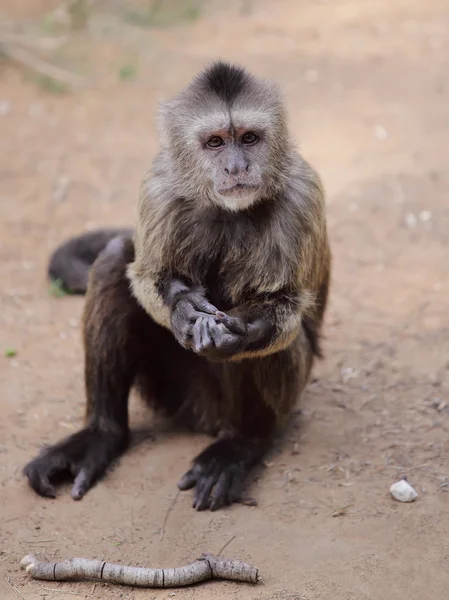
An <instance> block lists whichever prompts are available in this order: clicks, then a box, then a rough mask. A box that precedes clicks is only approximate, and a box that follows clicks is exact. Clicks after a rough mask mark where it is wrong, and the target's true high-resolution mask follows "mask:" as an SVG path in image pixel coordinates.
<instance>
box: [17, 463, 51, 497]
mask: <svg viewBox="0 0 449 600" xmlns="http://www.w3.org/2000/svg"><path fill="white" fill-rule="evenodd" d="M23 474H24V475H25V476H26V477H27V478H28V482H29V484H30V486H31V487H32V489H33V490H34V491H35V492H36V493H37V494H39V496H43V497H45V498H56V488H55V486H54V485H52V484H51V482H50V474H51V471H50V469H49V468H48V466H47V465H46V464H45V462H43V461H42V460H41V459H40V458H37V459H35V460H33V461H31V462H29V463H28V464H27V465H26V466H25V468H24V469H23Z"/></svg>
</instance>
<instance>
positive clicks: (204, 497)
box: [193, 475, 217, 510]
mask: <svg viewBox="0 0 449 600" xmlns="http://www.w3.org/2000/svg"><path fill="white" fill-rule="evenodd" d="M216 481H217V478H216V477H215V475H209V477H201V479H200V480H199V481H198V483H197V484H196V489H195V499H194V502H193V508H194V509H195V510H205V509H206V508H208V507H209V500H210V493H211V491H212V488H213V487H214V485H215V483H216Z"/></svg>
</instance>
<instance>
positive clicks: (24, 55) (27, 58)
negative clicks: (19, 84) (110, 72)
mask: <svg viewBox="0 0 449 600" xmlns="http://www.w3.org/2000/svg"><path fill="white" fill-rule="evenodd" d="M0 49H1V50H2V51H3V52H4V53H5V54H6V55H7V56H8V57H9V58H11V59H13V60H15V61H17V62H19V63H21V64H23V65H25V66H26V67H28V68H30V69H32V70H33V71H36V72H37V73H40V74H41V75H45V76H46V77H50V78H51V79H56V80H57V81H61V82H62V83H66V84H68V85H75V86H85V85H87V82H86V80H85V79H84V77H81V76H80V75H76V74H75V73H70V72H69V71H65V70H64V69H61V68H60V67H56V66H55V65H52V64H50V63H49V62H46V61H45V60H42V59H41V58H38V57H37V56H34V55H33V54H32V53H31V52H29V51H28V50H26V49H25V48H18V47H15V46H13V45H11V44H8V43H4V41H3V40H2V37H1V35H0Z"/></svg>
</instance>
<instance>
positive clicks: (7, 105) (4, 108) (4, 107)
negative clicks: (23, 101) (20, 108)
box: [0, 100, 11, 117]
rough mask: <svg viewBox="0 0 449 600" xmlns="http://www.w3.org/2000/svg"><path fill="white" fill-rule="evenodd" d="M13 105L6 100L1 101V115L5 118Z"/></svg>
mask: <svg viewBox="0 0 449 600" xmlns="http://www.w3.org/2000/svg"><path fill="white" fill-rule="evenodd" d="M10 110H11V105H10V103H9V102H7V101H6V100H0V115H1V116H2V117H3V116H5V115H7V114H8V113H9V111H10Z"/></svg>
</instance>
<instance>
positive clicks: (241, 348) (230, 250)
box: [24, 62, 330, 510]
mask: <svg viewBox="0 0 449 600" xmlns="http://www.w3.org/2000/svg"><path fill="white" fill-rule="evenodd" d="M160 125H161V127H160V128H161V133H162V145H161V151H160V153H159V154H158V156H157V157H156V159H155V161H154V164H153V166H152V168H151V170H150V172H149V173H148V174H147V175H146V177H145V178H144V180H143V183H142V187H141V193H140V199H139V207H138V217H137V224H136V228H135V230H134V232H131V231H130V230H103V231H98V232H91V233H89V234H86V235H84V236H80V237H78V238H74V239H72V240H70V241H69V242H67V243H66V244H64V245H63V246H62V247H60V248H59V249H58V250H57V251H56V252H55V254H54V255H53V257H52V259H51V263H50V269H49V271H50V275H51V276H52V277H53V278H58V279H60V280H61V281H62V284H63V285H65V286H66V287H67V288H68V289H69V290H71V291H75V292H78V293H83V292H85V291H86V288H87V295H86V303H85V309H84V316H83V338H84V351H85V385H86V396H87V416H86V424H85V427H84V428H83V429H81V430H80V431H78V432H77V433H75V434H73V435H71V436H70V437H68V438H66V439H63V440H62V441H60V442H59V443H58V444H56V445H54V446H51V447H49V448H47V449H45V450H44V451H43V452H42V453H41V454H40V455H39V456H38V457H37V458H35V459H34V460H33V461H31V462H30V463H29V464H28V465H27V466H26V467H25V469H24V473H25V475H26V476H27V477H28V480H29V483H30V484H31V486H32V487H33V489H34V490H35V491H36V492H38V493H39V494H41V495H42V496H49V497H55V495H56V489H55V478H57V476H60V475H62V474H63V473H66V474H69V475H71V476H72V477H73V478H74V483H73V487H72V492H71V495H72V498H73V499H75V500H79V499H80V498H82V497H83V496H84V495H85V494H86V492H87V491H88V490H89V489H90V488H91V487H92V486H93V485H94V483H95V482H96V481H97V480H98V479H99V478H100V477H101V476H103V475H104V474H105V472H106V471H107V469H108V467H109V466H110V465H111V463H112V462H113V461H114V460H115V459H117V457H119V456H120V455H121V454H122V453H123V452H124V450H125V449H126V447H127V445H128V442H129V437H130V433H129V425H128V396H129V393H130V389H131V387H132V386H134V387H135V388H136V389H137V390H138V392H139V393H140V395H141V396H142V397H143V398H144V399H145V400H146V401H147V402H148V403H149V404H150V406H152V407H154V408H155V409H162V410H163V411H165V413H166V414H167V415H168V416H169V417H172V418H173V419H174V420H175V421H177V422H179V423H181V424H183V425H184V426H186V427H188V428H191V429H193V430H196V431H201V432H206V433H208V434H211V435H215V436H218V439H217V440H216V441H215V442H214V443H212V444H211V445H210V446H209V447H207V448H206V449H205V450H204V451H203V452H201V454H199V456H197V457H196V458H195V459H194V461H193V465H192V467H191V468H190V470H189V471H188V472H187V473H186V474H185V475H184V476H183V477H182V478H181V480H180V481H179V483H178V487H179V488H180V489H181V490H187V489H190V488H194V492H193V496H194V499H193V506H194V508H195V509H197V510H204V509H211V510H216V509H218V508H221V507H223V506H225V505H229V504H231V503H233V502H238V501H239V500H240V499H241V495H242V487H243V483H244V481H245V478H246V476H247V475H248V473H249V471H250V470H251V469H252V468H253V467H254V466H255V465H256V464H257V463H258V462H259V461H260V460H261V459H262V457H263V456H264V454H265V453H266V452H267V451H268V450H269V449H270V447H271V445H272V442H273V437H274V435H275V433H276V431H278V430H279V428H280V427H282V425H283V424H285V422H286V420H287V419H288V417H289V415H290V414H291V411H292V408H293V407H294V405H295V403H296V401H297V400H298V397H299V396H300V394H301V393H302V391H303V389H304V387H305V385H306V383H307V380H308V378H309V374H310V371H311V368H312V364H313V362H314V358H315V357H316V356H320V345H319V338H320V330H321V325H322V321H323V314H324V311H325V307H326V301H327V295H328V286H329V272H330V251H329V246H328V237H327V228H326V219H325V204H324V194H323V189H322V186H321V182H320V179H319V177H318V175H317V173H316V172H315V171H314V169H313V168H312V167H311V166H310V165H309V164H308V163H307V162H306V161H305V160H304V159H303V158H302V157H301V156H300V155H299V154H298V153H297V152H296V151H295V149H294V146H293V143H292V140H291V138H290V136H289V133H288V129H287V124H286V113H285V108H284V103H283V100H282V97H281V94H280V92H279V90H278V88H277V86H276V85H275V84H274V83H272V82H270V81H266V80H262V79H259V78H257V77H255V76H253V75H251V74H250V73H248V72H247V71H246V70H244V69H242V68H240V67H236V66H232V65H229V64H225V63H222V62H218V63H214V64H212V65H211V66H209V67H208V68H207V69H206V70H205V71H203V72H202V73H201V74H200V75H199V76H197V77H196V78H195V79H194V80H193V82H192V83H191V84H190V85H189V86H188V87H187V88H186V89H185V90H184V91H182V92H181V93H180V94H179V95H177V96H176V97H175V98H174V99H172V100H171V101H169V102H168V103H166V104H165V105H163V106H162V109H161V115H160ZM92 263H93V264H92Z"/></svg>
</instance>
